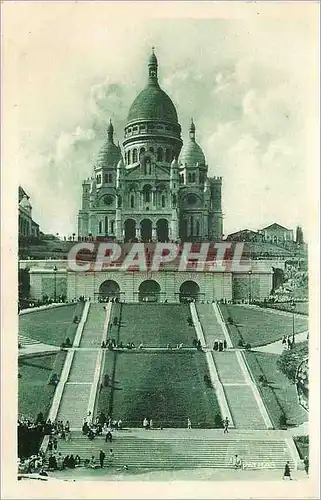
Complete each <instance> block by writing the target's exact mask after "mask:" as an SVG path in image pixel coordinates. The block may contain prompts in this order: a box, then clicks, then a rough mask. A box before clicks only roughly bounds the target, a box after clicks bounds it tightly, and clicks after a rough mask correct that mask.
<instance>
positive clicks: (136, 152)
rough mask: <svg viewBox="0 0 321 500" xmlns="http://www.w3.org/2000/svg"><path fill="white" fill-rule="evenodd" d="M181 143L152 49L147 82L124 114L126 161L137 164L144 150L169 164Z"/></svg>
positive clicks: (176, 120)
mask: <svg viewBox="0 0 321 500" xmlns="http://www.w3.org/2000/svg"><path fill="white" fill-rule="evenodd" d="M182 144H183V143H182V139H181V126H180V124H179V123H178V116H177V111H176V109H175V106H174V104H173V102H172V100H171V99H170V97H169V96H168V95H167V94H166V92H164V90H162V89H161V88H160V86H159V83H158V61H157V57H156V55H155V52H154V49H153V50H152V53H151V55H150V57H149V59H148V81H147V86H146V87H145V88H144V89H143V90H142V91H141V92H140V93H139V94H138V96H137V97H136V99H135V100H134V102H133V104H132V105H131V107H130V109H129V113H128V117H127V124H126V127H125V137H124V141H123V147H124V153H125V165H126V167H128V166H129V167H131V166H136V165H137V164H139V161H140V158H142V154H143V153H145V152H146V153H147V152H151V153H153V152H154V153H155V158H156V162H158V163H160V164H161V165H162V166H167V167H170V164H171V162H172V160H173V158H174V157H178V155H179V153H180V150H181V147H182Z"/></svg>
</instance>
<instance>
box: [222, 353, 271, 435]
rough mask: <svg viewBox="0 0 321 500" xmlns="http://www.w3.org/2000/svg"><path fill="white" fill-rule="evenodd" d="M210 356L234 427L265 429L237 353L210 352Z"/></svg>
mask: <svg viewBox="0 0 321 500" xmlns="http://www.w3.org/2000/svg"><path fill="white" fill-rule="evenodd" d="M212 356H213V360H214V363H215V366H216V369H217V372H218V376H219V379H220V381H221V383H222V385H223V388H224V393H225V397H226V400H227V403H228V406H229V409H230V412H231V415H232V417H233V422H234V425H235V427H237V428H240V429H266V428H267V425H266V422H265V420H264V418H263V415H262V412H261V410H260V407H259V405H258V401H257V399H256V397H255V394H254V391H253V384H252V383H251V380H250V378H249V377H247V378H246V377H245V373H244V371H243V370H242V367H241V365H240V363H239V360H238V356H237V353H236V352H235V351H223V352H212ZM243 369H244V367H243Z"/></svg>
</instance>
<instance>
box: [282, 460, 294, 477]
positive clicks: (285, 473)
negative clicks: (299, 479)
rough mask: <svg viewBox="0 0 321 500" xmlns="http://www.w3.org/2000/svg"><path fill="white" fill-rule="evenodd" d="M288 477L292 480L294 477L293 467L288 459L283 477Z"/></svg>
mask: <svg viewBox="0 0 321 500" xmlns="http://www.w3.org/2000/svg"><path fill="white" fill-rule="evenodd" d="M286 477H288V478H289V479H290V481H292V477H291V469H290V462H289V461H287V462H286V464H285V466H284V473H283V479H285V478H286Z"/></svg>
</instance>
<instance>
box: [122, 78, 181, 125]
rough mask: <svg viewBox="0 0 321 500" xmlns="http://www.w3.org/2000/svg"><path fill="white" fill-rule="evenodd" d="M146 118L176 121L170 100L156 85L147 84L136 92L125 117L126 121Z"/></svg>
mask: <svg viewBox="0 0 321 500" xmlns="http://www.w3.org/2000/svg"><path fill="white" fill-rule="evenodd" d="M148 119H151V120H152V119H154V120H165V121H168V122H172V123H173V122H174V123H178V117H177V111H176V109H175V106H174V104H173V102H172V100H171V99H170V97H169V96H168V95H167V94H166V92H164V91H163V90H162V89H161V88H160V87H159V86H158V85H157V86H156V85H155V86H154V85H148V86H147V87H146V88H145V89H144V90H142V91H141V92H140V93H139V94H138V96H137V97H136V99H135V100H134V102H133V104H132V105H131V107H130V109H129V113H128V117H127V121H128V122H131V121H134V120H148Z"/></svg>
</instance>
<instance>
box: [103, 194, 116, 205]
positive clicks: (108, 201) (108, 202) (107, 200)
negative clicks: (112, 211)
mask: <svg viewBox="0 0 321 500" xmlns="http://www.w3.org/2000/svg"><path fill="white" fill-rule="evenodd" d="M103 201H104V204H105V205H107V206H108V207H109V206H110V205H112V204H113V202H114V198H113V197H112V196H111V195H110V194H107V195H106V196H104V199H103Z"/></svg>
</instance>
